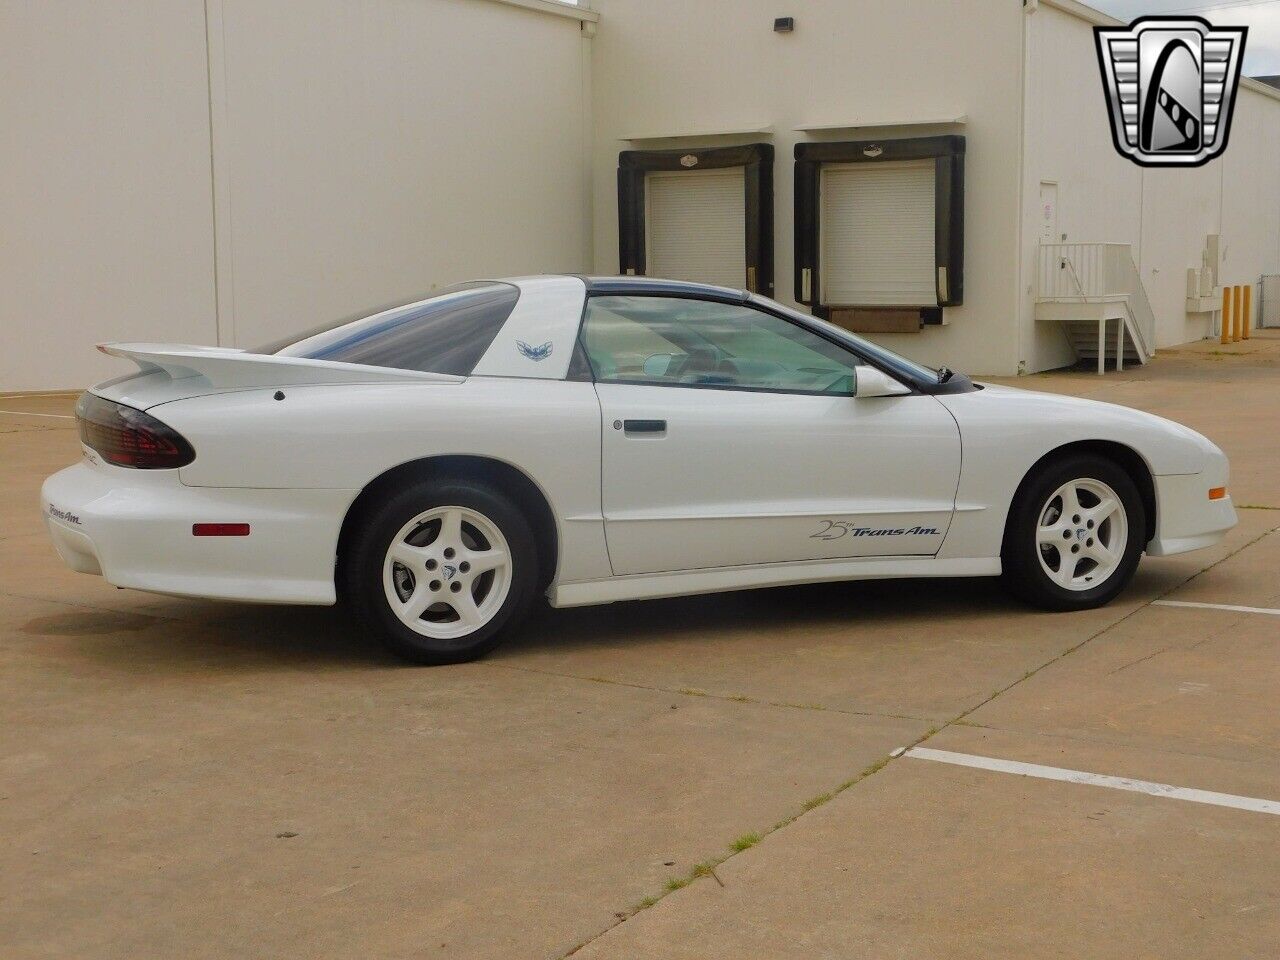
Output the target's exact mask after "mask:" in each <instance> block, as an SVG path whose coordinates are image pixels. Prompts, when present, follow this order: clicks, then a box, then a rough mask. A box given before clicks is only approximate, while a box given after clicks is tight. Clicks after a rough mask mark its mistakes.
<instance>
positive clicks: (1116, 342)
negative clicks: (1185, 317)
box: [1035, 243, 1156, 373]
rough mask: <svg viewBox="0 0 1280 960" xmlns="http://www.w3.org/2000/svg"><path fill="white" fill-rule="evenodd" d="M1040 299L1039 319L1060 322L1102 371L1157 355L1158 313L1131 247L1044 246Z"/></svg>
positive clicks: (1037, 291) (1040, 259)
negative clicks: (1135, 261) (1140, 274)
mask: <svg viewBox="0 0 1280 960" xmlns="http://www.w3.org/2000/svg"><path fill="white" fill-rule="evenodd" d="M1035 297H1036V312H1035V316H1036V319H1037V320H1050V321H1054V322H1056V323H1058V324H1060V325H1061V326H1062V328H1063V332H1064V334H1065V335H1066V337H1067V340H1068V342H1070V344H1071V346H1072V349H1074V350H1075V353H1076V357H1077V358H1079V359H1081V360H1093V361H1096V363H1097V365H1098V373H1103V372H1105V370H1106V369H1107V366H1108V364H1109V365H1110V366H1111V367H1112V368H1113V369H1117V370H1122V369H1124V364H1125V363H1126V362H1127V363H1130V364H1133V363H1139V364H1143V363H1146V362H1147V361H1148V360H1150V359H1151V357H1152V356H1153V355H1154V354H1155V323H1156V319H1155V314H1154V313H1152V311H1151V302H1150V301H1149V300H1148V299H1147V291H1146V289H1145V288H1144V287H1143V285H1142V278H1141V277H1140V276H1139V274H1138V268H1137V265H1136V264H1135V263H1134V262H1133V253H1132V251H1131V249H1130V245H1129V244H1127V243H1042V244H1041V245H1040V248H1039V251H1038V255H1037V261H1036V289H1035Z"/></svg>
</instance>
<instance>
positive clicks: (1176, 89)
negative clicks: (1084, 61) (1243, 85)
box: [1094, 17, 1248, 167]
mask: <svg viewBox="0 0 1280 960" xmlns="http://www.w3.org/2000/svg"><path fill="white" fill-rule="evenodd" d="M1247 33H1248V28H1247V27H1215V26H1213V25H1212V24H1210V23H1209V22H1208V21H1205V20H1202V19H1200V18H1199V17H1142V18H1141V19H1138V20H1135V21H1134V22H1133V23H1131V24H1129V26H1127V27H1095V28H1094V37H1095V38H1096V40H1097V43H1098V63H1099V65H1100V66H1101V68H1102V84H1103V87H1104V89H1105V91H1106V95H1107V106H1108V107H1109V108H1110V111H1111V138H1112V140H1113V141H1114V142H1115V146H1116V149H1117V150H1118V151H1119V152H1120V153H1121V155H1123V156H1126V157H1128V158H1129V159H1130V160H1132V161H1133V162H1134V163H1137V164H1140V165H1141V166H1144V167H1197V166H1199V165H1200V164H1202V163H1207V162H1209V161H1210V160H1212V159H1213V158H1214V157H1216V156H1218V155H1219V154H1220V153H1222V151H1223V150H1225V149H1226V147H1227V133H1228V131H1229V129H1230V126H1231V111H1232V108H1233V107H1234V106H1235V99H1236V87H1237V86H1238V85H1239V83H1240V63H1241V61H1242V59H1243V57H1244V42H1245V36H1246V34H1247Z"/></svg>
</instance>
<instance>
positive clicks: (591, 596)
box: [547, 557, 1000, 607]
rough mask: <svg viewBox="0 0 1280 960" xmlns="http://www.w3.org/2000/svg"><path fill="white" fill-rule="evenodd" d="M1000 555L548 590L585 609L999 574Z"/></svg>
mask: <svg viewBox="0 0 1280 960" xmlns="http://www.w3.org/2000/svg"><path fill="white" fill-rule="evenodd" d="M999 575H1000V558H999V557H981V558H975V559H971V558H961V559H937V558H935V557H879V558H877V557H872V558H863V559H858V560H808V561H804V562H800V563H769V564H762V565H760V566H754V567H718V568H715V569H708V570H681V571H678V572H674V573H646V574H639V575H636V576H630V577H606V578H604V579H601V580H579V581H577V582H575V583H558V584H554V585H553V586H552V587H551V589H550V590H548V591H547V599H548V600H549V601H550V602H551V605H552V606H553V607H582V606H588V605H590V604H597V603H614V602H616V601H619V600H645V599H652V598H654V597H680V596H688V595H690V594H696V593H721V592H723V591H726V590H750V589H752V588H755V587H781V586H786V585H787V584H793V583H826V582H829V581H833V580H888V579H893V578H896V577H995V576H999Z"/></svg>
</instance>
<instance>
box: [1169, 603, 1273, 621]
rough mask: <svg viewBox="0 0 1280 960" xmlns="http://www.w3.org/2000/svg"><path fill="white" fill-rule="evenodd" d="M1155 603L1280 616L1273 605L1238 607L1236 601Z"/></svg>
mask: <svg viewBox="0 0 1280 960" xmlns="http://www.w3.org/2000/svg"><path fill="white" fill-rule="evenodd" d="M1151 602H1152V603H1153V604H1157V605H1159V606H1162V607H1195V608H1197V609H1201V610H1233V611H1235V612H1236V613H1265V614H1267V615H1269V616H1272V617H1280V610H1276V609H1274V608H1272V607H1238V606H1236V605H1235V604H1234V603H1194V602H1192V601H1191V600H1152V601H1151Z"/></svg>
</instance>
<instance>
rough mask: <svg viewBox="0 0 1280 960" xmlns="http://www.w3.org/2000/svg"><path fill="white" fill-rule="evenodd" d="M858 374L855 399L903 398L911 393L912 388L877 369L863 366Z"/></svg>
mask: <svg viewBox="0 0 1280 960" xmlns="http://www.w3.org/2000/svg"><path fill="white" fill-rule="evenodd" d="M856 372H857V386H856V387H855V388H854V394H853V395H854V396H855V397H901V396H903V395H904V394H908V393H910V392H911V388H910V387H905V386H903V385H902V384H900V383H899V382H898V381H897V380H895V379H893V377H891V376H889V375H888V374H887V373H882V372H881V371H879V370H877V369H876V368H875V367H868V366H861V367H858V369H857V371H856Z"/></svg>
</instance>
